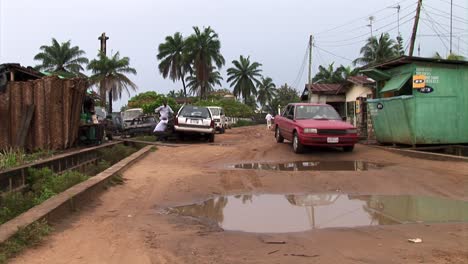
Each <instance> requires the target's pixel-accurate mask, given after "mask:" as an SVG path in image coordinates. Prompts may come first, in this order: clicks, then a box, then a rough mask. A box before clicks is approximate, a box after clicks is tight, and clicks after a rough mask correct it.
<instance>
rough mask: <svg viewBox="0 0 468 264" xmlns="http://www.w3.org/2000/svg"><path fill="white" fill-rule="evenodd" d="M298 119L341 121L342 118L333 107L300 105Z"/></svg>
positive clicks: (297, 113)
mask: <svg viewBox="0 0 468 264" xmlns="http://www.w3.org/2000/svg"><path fill="white" fill-rule="evenodd" d="M296 119H318V120H320V119H323V120H341V117H340V115H339V114H338V113H337V112H336V110H335V109H334V108H333V107H331V106H325V105H300V106H298V107H297V112H296Z"/></svg>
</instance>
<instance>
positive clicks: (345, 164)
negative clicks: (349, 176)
mask: <svg viewBox="0 0 468 264" xmlns="http://www.w3.org/2000/svg"><path fill="white" fill-rule="evenodd" d="M382 167H384V165H383V164H378V163H371V162H366V161H349V160H344V161H294V162H286V163H243V164H236V165H232V166H231V168H233V169H248V170H277V171H366V170H369V169H379V168H382Z"/></svg>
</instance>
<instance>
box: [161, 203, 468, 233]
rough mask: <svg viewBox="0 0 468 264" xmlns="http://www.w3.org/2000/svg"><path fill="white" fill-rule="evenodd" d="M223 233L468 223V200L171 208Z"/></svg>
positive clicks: (221, 204)
mask: <svg viewBox="0 0 468 264" xmlns="http://www.w3.org/2000/svg"><path fill="white" fill-rule="evenodd" d="M167 212H168V213H173V214H177V215H182V216H191V217H196V218H200V219H203V220H207V221H210V222H215V223H217V224H218V225H219V226H220V227H221V228H223V229H224V230H231V231H244V232H253V233H287V232H301V231H307V230H312V229H320V228H333V227H360V226H374V225H392V224H406V223H443V222H467V221H468V202H464V201H456V200H449V199H443V198H436V197H425V196H382V195H346V194H308V195H278V194H264V195H236V196H220V197H216V198H213V199H210V200H206V201H204V202H201V203H198V204H192V205H186V206H179V207H173V208H169V209H167Z"/></svg>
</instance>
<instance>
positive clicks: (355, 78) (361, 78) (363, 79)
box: [348, 75, 375, 85]
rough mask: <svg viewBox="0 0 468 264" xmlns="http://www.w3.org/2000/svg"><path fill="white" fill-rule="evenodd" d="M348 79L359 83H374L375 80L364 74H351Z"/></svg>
mask: <svg viewBox="0 0 468 264" xmlns="http://www.w3.org/2000/svg"><path fill="white" fill-rule="evenodd" d="M348 81H349V82H351V83H354V84H357V85H373V84H375V81H374V80H372V79H371V78H369V77H367V76H363V75H359V76H351V77H349V78H348Z"/></svg>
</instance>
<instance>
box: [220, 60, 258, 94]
mask: <svg viewBox="0 0 468 264" xmlns="http://www.w3.org/2000/svg"><path fill="white" fill-rule="evenodd" d="M232 64H234V67H231V68H229V69H228V70H227V73H228V79H227V81H228V82H230V83H231V87H234V90H233V93H234V95H235V96H240V97H242V98H243V99H244V100H245V99H246V98H247V97H250V96H251V95H257V89H256V88H255V87H256V86H257V85H258V84H259V83H260V81H259V80H258V78H259V77H261V74H260V72H262V70H261V69H260V67H261V66H262V64H260V63H258V62H253V63H251V62H250V57H247V58H246V57H244V56H242V55H241V56H240V57H239V60H233V61H232Z"/></svg>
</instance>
